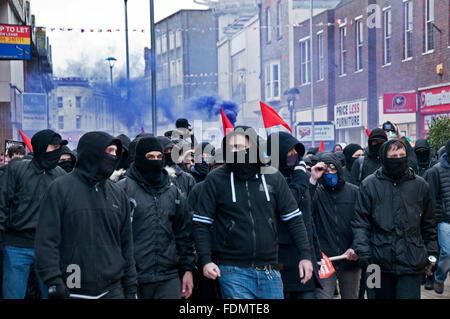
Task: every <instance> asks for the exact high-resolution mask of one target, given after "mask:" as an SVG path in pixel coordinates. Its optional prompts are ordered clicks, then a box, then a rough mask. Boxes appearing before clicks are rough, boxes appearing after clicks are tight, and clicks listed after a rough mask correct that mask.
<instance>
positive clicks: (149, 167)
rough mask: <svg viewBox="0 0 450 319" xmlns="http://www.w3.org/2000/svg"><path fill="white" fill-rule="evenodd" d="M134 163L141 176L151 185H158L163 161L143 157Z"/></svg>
mask: <svg viewBox="0 0 450 319" xmlns="http://www.w3.org/2000/svg"><path fill="white" fill-rule="evenodd" d="M135 165H136V168H137V169H138V170H139V172H140V173H141V175H142V177H144V178H145V180H146V181H147V182H148V183H150V184H151V185H158V184H159V183H160V182H161V179H162V170H163V168H164V161H161V160H147V159H143V160H138V161H136V163H135Z"/></svg>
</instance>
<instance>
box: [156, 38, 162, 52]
mask: <svg viewBox="0 0 450 319" xmlns="http://www.w3.org/2000/svg"><path fill="white" fill-rule="evenodd" d="M156 54H161V38H157V39H156Z"/></svg>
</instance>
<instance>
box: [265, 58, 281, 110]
mask: <svg viewBox="0 0 450 319" xmlns="http://www.w3.org/2000/svg"><path fill="white" fill-rule="evenodd" d="M265 69H266V74H265V80H266V85H265V87H266V92H265V93H266V100H269V101H270V100H279V99H280V62H271V63H268V64H267V65H266V68H265Z"/></svg>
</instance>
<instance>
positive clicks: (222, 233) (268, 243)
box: [193, 165, 311, 268]
mask: <svg viewBox="0 0 450 319" xmlns="http://www.w3.org/2000/svg"><path fill="white" fill-rule="evenodd" d="M196 208H197V209H196V211H195V212H194V216H193V225H194V226H193V227H194V238H195V243H196V247H197V250H198V252H199V255H200V263H201V265H202V266H203V265H206V264H207V263H210V262H214V263H216V264H218V265H229V266H237V267H243V268H250V267H262V266H266V265H274V264H278V231H277V222H276V220H277V215H279V216H280V217H281V219H282V221H284V222H286V226H287V229H288V231H289V233H290V235H291V237H292V240H293V242H294V243H295V246H296V248H297V249H298V252H299V254H300V257H301V259H309V260H311V252H310V248H309V242H308V235H307V232H306V227H305V223H304V221H303V216H302V213H301V211H300V210H299V208H298V204H297V201H296V200H295V199H294V196H293V195H292V193H291V191H290V190H289V187H288V185H287V183H286V180H285V178H284V177H283V175H281V173H280V172H278V171H276V172H275V173H273V174H264V175H261V174H256V175H255V176H254V177H253V178H251V179H249V180H247V181H246V180H240V179H239V178H237V177H236V176H235V175H234V173H233V172H231V171H230V170H229V168H228V166H227V165H224V166H222V167H220V168H217V169H215V170H214V171H212V172H211V173H210V174H209V175H208V177H207V178H206V180H205V182H204V187H202V191H201V194H200V196H199V201H198V203H197V206H196Z"/></svg>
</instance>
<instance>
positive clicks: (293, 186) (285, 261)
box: [267, 132, 322, 299]
mask: <svg viewBox="0 0 450 319" xmlns="http://www.w3.org/2000/svg"><path fill="white" fill-rule="evenodd" d="M277 142H278V145H279V147H278V150H279V151H276V147H277V146H276V144H275V145H274V146H275V148H274V149H273V150H274V152H273V153H272V144H273V143H277ZM267 144H268V146H267V150H268V153H269V155H270V156H271V157H272V158H273V157H275V156H277V157H278V158H277V159H278V160H277V161H276V163H278V170H279V171H280V173H281V174H283V176H284V177H285V178H286V182H287V183H288V185H289V188H290V190H291V192H292V195H294V198H295V199H296V200H297V202H298V205H299V208H300V210H301V211H302V212H303V219H304V221H305V226H306V230H307V232H308V239H309V248H310V250H311V259H312V261H313V269H314V270H313V280H309V281H308V282H307V283H306V284H302V283H301V282H300V281H299V280H298V263H299V262H300V255H299V254H298V252H297V249H296V247H295V244H294V242H293V241H292V239H291V236H290V235H289V232H288V230H287V228H286V226H285V223H284V222H283V221H282V220H281V218H277V227H278V238H279V239H278V242H279V253H278V258H279V262H280V263H281V264H282V265H283V269H282V270H281V278H282V280H283V290H284V296H285V298H286V299H316V293H315V291H316V288H318V287H320V279H319V273H318V272H319V267H318V265H317V261H320V259H321V256H322V254H321V250H320V245H319V240H318V237H317V233H316V227H315V225H314V220H313V218H312V215H311V213H312V200H311V194H310V183H309V178H310V176H309V175H308V174H307V173H306V165H305V163H304V162H300V160H301V158H302V157H303V155H304V154H305V147H304V146H303V144H302V143H300V142H299V141H298V140H297V139H296V138H295V137H293V136H292V135H291V134H289V133H286V132H279V133H273V134H271V135H270V136H269V138H268V141H267Z"/></svg>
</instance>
